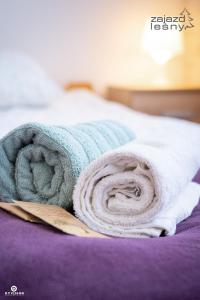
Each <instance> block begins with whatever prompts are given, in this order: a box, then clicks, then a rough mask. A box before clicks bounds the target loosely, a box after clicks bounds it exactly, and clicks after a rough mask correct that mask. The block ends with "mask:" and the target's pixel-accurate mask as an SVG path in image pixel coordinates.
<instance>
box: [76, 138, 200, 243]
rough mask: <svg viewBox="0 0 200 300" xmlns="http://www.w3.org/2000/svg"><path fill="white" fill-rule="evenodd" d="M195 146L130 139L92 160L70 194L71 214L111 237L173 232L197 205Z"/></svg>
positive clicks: (199, 193) (199, 187) (198, 164)
mask: <svg viewBox="0 0 200 300" xmlns="http://www.w3.org/2000/svg"><path fill="white" fill-rule="evenodd" d="M199 167H200V157H199V147H197V145H194V144H193V145H190V144H189V145H188V144H187V142H186V141H183V140H181V139H179V142H178V143H176V144H174V145H171V146H169V144H167V143H166V144H165V143H163V142H162V143H159V142H158V141H157V142H155V141H154V142H153V141H151V142H147V141H146V142H145V141H137V140H135V141H133V142H131V143H128V144H126V145H124V146H122V147H120V148H119V149H116V150H113V151H110V152H108V153H106V154H104V155H102V156H101V157H99V158H97V159H96V160H95V161H93V162H92V163H91V164H90V165H89V166H88V167H87V168H86V169H85V170H84V171H83V172H82V173H81V175H80V177H79V179H78V181H77V184H76V187H75V190H74V195H73V202H74V209H75V212H76V215H77V216H78V217H79V218H80V219H81V220H82V221H83V222H85V223H86V224H87V225H88V226H89V227H91V228H92V229H93V230H96V231H99V232H101V233H104V234H108V235H113V236H125V237H134V236H141V237H154V236H160V235H161V234H162V233H163V232H164V233H165V234H168V235H172V234H174V233H175V229H176V224H177V223H178V222H180V221H182V220H183V219H185V218H186V217H188V216H189V215H190V214H191V212H192V210H193V208H194V207H195V206H196V205H197V203H198V201H199V196H200V185H198V184H196V183H190V182H191V180H192V178H193V177H194V175H195V174H196V172H197V171H198V169H199Z"/></svg>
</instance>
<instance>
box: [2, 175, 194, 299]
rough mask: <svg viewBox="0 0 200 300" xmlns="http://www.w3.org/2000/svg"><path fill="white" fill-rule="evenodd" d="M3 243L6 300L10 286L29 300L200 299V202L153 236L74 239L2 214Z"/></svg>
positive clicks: (3, 281)
mask: <svg viewBox="0 0 200 300" xmlns="http://www.w3.org/2000/svg"><path fill="white" fill-rule="evenodd" d="M196 179H197V180H198V182H200V173H199V174H198V176H197V177H196ZM188 200H189V199H188ZM0 245H1V251H0V266H1V267H0V278H1V280H0V281H1V284H0V299H4V295H5V292H7V291H10V290H11V286H16V287H17V289H18V291H20V292H23V293H24V297H23V299H29V300H31V299H34V300H35V299H48V300H55V299H56V300H66V299H70V300H78V299H82V300H90V299H91V300H94V299H95V300H98V299H99V300H102V299H104V300H122V299H123V300H126V299H127V300H130V299H137V300H140V299H141V300H157V299H163V300H164V299H166V300H168V299H170V300H173V299H174V300H179V299H180V300H191V299H193V300H198V299H200V284H199V278H200V259H199V257H200V205H199V206H198V207H196V208H195V210H194V211H193V213H192V216H191V217H189V218H188V219H187V220H185V221H183V222H181V223H180V224H179V225H178V226H177V231H176V234H175V236H172V237H161V238H154V239H134V238H133V239H128V238H110V239H98V238H80V237H74V236H69V235H65V234H63V233H61V232H58V231H57V230H54V229H53V228H51V227H48V226H46V225H39V224H37V225H36V224H31V223H27V222H25V221H23V220H20V219H18V218H17V217H14V216H12V215H9V214H8V213H6V212H4V211H3V210H0Z"/></svg>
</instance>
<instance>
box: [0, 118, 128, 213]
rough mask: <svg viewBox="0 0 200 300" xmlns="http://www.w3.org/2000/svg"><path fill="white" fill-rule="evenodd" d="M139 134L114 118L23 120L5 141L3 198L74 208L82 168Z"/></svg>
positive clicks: (0, 159) (1, 144) (0, 154)
mask: <svg viewBox="0 0 200 300" xmlns="http://www.w3.org/2000/svg"><path fill="white" fill-rule="evenodd" d="M133 138H134V133H133V132H132V131H131V130H129V129H128V128H126V127H125V126H124V125H121V124H119V123H117V122H112V121H96V122H91V123H85V124H79V125H75V126H71V127H59V126H48V125H44V124H40V123H28V124H25V125H22V126H20V127H18V128H16V129H15V130H13V131H12V132H10V133H9V134H8V135H6V136H5V137H4V138H3V139H2V140H1V141H0V199H7V200H8V201H9V199H18V200H24V201H35V202H41V203H47V204H56V205H59V206H62V207H64V208H70V207H71V205H72V192H73V188H74V185H75V183H76V180H77V178H78V176H79V174H80V172H81V171H82V170H83V169H84V168H85V167H86V166H87V165H88V164H89V163H90V162H91V161H92V160H94V159H96V158H97V157H98V156H100V155H101V154H103V153H104V152H106V151H108V150H111V149H114V148H117V147H119V146H120V145H123V144H126V143H127V142H129V141H131V140H132V139H133Z"/></svg>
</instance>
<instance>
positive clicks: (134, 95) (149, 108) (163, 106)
mask: <svg viewBox="0 0 200 300" xmlns="http://www.w3.org/2000/svg"><path fill="white" fill-rule="evenodd" d="M106 98H107V99H109V100H111V101H117V102H120V103H122V104H125V105H127V106H129V107H131V108H133V109H134V110H137V111H141V112H144V113H148V114H152V115H162V116H169V117H176V118H182V119H187V120H190V121H193V122H200V88H199V89H172V90H168V89H166V90H164V89H163V90H151V89H149V90H145V89H144V90H142V89H141V90H140V89H134V88H127V87H114V86H113V87H108V89H107V94H106Z"/></svg>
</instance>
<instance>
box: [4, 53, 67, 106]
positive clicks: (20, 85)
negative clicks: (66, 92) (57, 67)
mask: <svg viewBox="0 0 200 300" xmlns="http://www.w3.org/2000/svg"><path fill="white" fill-rule="evenodd" d="M62 93H63V90H62V88H61V87H59V86H58V85H57V84H56V83H55V82H53V81H52V80H51V79H50V78H49V77H48V76H47V74H46V73H45V71H44V70H43V69H42V68H41V67H40V66H39V65H38V64H37V63H36V62H35V61H34V60H33V59H32V58H30V57H28V56H26V55H25V54H22V53H18V52H11V51H4V52H1V53H0V109H9V108H12V107H13V106H33V107H35V106H44V105H48V104H49V102H50V101H51V99H53V98H54V97H58V96H59V95H61V94H62Z"/></svg>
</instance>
